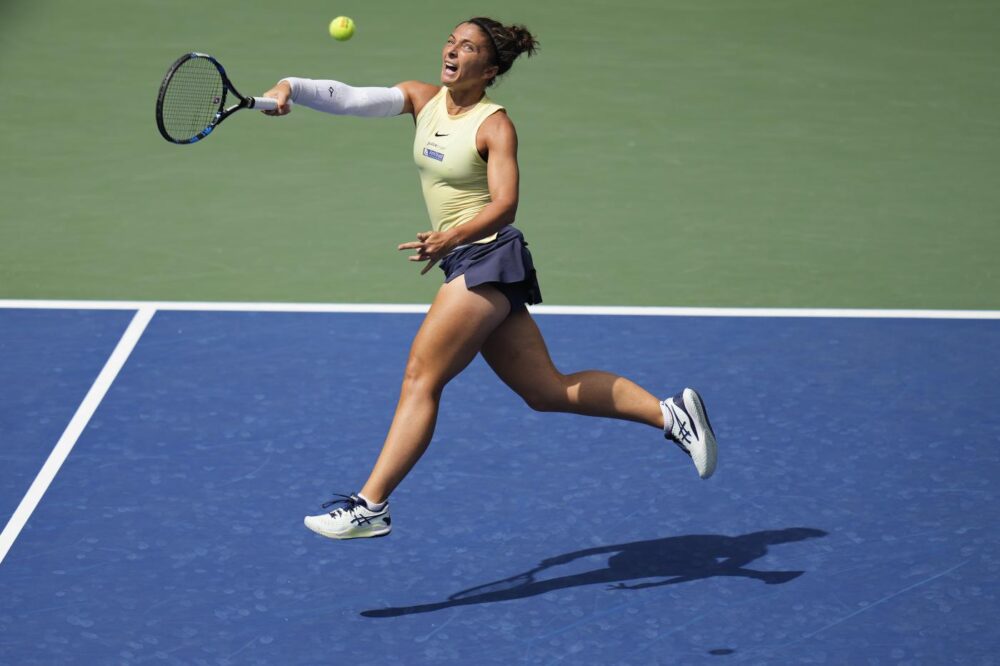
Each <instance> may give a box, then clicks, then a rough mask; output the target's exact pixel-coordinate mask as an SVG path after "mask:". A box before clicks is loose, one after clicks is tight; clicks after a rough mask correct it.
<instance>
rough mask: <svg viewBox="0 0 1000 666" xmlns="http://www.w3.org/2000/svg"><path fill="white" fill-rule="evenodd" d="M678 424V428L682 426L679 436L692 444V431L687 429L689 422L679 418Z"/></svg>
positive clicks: (686, 442)
mask: <svg viewBox="0 0 1000 666" xmlns="http://www.w3.org/2000/svg"><path fill="white" fill-rule="evenodd" d="M677 426H678V428H680V431H679V432H678V433H677V435H678V437H679V438H680V439H682V440H684V443H685V444H690V443H691V431H690V430H688V429H687V423H685V422H684V421H680V420H678V423H677Z"/></svg>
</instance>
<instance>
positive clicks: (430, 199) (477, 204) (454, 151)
mask: <svg viewBox="0 0 1000 666" xmlns="http://www.w3.org/2000/svg"><path fill="white" fill-rule="evenodd" d="M447 90H448V89H447V88H445V87H442V88H441V90H439V91H438V93H437V95H435V96H434V97H433V98H432V99H431V100H430V101H429V102H427V104H426V105H425V106H424V108H423V109H421V110H420V114H419V115H417V131H416V136H415V137H414V139H413V160H414V161H415V162H416V163H417V169H418V170H419V171H420V184H421V186H422V188H423V191H424V202H425V203H426V204H427V213H428V215H430V218H431V228H432V229H434V231H447V230H448V229H451V228H452V227H455V226H458V225H459V224H464V223H466V222H468V221H469V220H471V219H472V218H474V217H475V216H476V215H477V214H478V213H479V211H480V210H482V209H483V208H484V207H485V206H486V205H487V204H488V203H489V202H490V190H489V185H488V183H487V180H486V161H485V160H484V159H483V157H482V155H480V154H479V151H478V150H476V132H477V131H478V130H479V126H480V125H482V124H483V121H484V120H486V119H487V118H489V117H490V116H491V115H493V114H494V113H496V112H497V111H499V110H501V109H503V107H502V106H500V105H499V104H495V103H493V101H492V100H490V98H489V97H486V96H485V95H484V96H483V98H482V99H481V100H479V103H478V104H476V105H475V106H474V107H472V108H471V109H469V110H468V111H465V112H463V113H461V114H459V115H457V116H449V115H448V108H447V106H446V100H445V96H446V95H447ZM495 238H496V235H495V234H494V235H493V236H490V237H489V238H484V239H482V240H480V241H477V242H479V243H487V242H489V241H492V240H493V239H495Z"/></svg>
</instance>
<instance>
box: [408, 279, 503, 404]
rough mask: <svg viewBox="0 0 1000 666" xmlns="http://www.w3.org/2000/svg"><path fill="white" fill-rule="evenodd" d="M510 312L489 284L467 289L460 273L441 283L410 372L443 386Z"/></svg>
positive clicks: (418, 338)
mask: <svg viewBox="0 0 1000 666" xmlns="http://www.w3.org/2000/svg"><path fill="white" fill-rule="evenodd" d="M509 312H510V303H508V302H507V299H506V297H504V295H503V294H501V293H500V292H499V291H498V290H497V289H494V288H492V287H488V286H482V287H476V288H475V289H467V288H466V286H465V278H464V277H463V276H459V277H457V278H455V279H454V280H452V281H451V282H449V283H447V284H444V285H442V286H441V289H439V290H438V293H437V296H436V297H435V298H434V302H433V303H432V304H431V308H430V310H428V312H427V316H426V317H424V321H423V323H422V324H421V325H420V330H419V331H417V335H416V337H415V338H414V339H413V345H412V346H411V347H410V360H409V363H408V365H407V374H408V375H410V376H411V377H419V378H421V379H426V380H428V381H430V382H431V383H432V384H435V385H438V386H441V387H443V386H444V384H446V383H447V382H448V381H449V380H450V379H451V378H452V377H454V376H455V375H457V374H458V373H459V372H461V371H462V369H463V368H465V366H467V365H468V364H469V363H470V362H471V361H472V359H473V358H475V356H476V354H477V353H479V350H480V348H481V347H482V346H483V343H484V342H485V341H486V339H487V338H488V337H489V336H490V334H491V333H492V332H493V331H494V330H495V329H496V328H497V326H499V325H500V324H501V322H503V321H504V319H505V318H506V317H507V315H508V313H509Z"/></svg>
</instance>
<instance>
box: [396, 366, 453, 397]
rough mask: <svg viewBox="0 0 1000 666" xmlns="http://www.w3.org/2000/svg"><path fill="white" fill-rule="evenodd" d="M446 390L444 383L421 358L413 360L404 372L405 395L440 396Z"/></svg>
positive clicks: (403, 390)
mask: <svg viewBox="0 0 1000 666" xmlns="http://www.w3.org/2000/svg"><path fill="white" fill-rule="evenodd" d="M443 389H444V386H443V385H442V382H441V381H440V379H439V378H437V377H436V376H435V374H434V373H433V372H432V371H431V369H430V368H428V366H427V364H426V363H423V362H422V361H421V360H420V359H419V358H411V359H410V360H409V361H407V363H406V370H404V371H403V389H402V392H403V393H404V394H411V395H412V394H430V395H440V394H441V391H442V390H443Z"/></svg>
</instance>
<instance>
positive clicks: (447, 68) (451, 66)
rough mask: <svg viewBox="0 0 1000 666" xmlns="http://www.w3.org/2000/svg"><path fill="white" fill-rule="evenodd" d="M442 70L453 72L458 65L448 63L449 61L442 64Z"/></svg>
mask: <svg viewBox="0 0 1000 666" xmlns="http://www.w3.org/2000/svg"><path fill="white" fill-rule="evenodd" d="M444 71H446V72H450V73H452V74H454V73H455V72H457V71H458V65H456V64H453V63H450V62H446V63H445V64H444Z"/></svg>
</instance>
